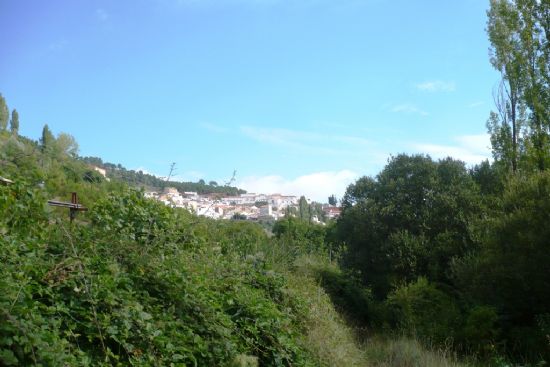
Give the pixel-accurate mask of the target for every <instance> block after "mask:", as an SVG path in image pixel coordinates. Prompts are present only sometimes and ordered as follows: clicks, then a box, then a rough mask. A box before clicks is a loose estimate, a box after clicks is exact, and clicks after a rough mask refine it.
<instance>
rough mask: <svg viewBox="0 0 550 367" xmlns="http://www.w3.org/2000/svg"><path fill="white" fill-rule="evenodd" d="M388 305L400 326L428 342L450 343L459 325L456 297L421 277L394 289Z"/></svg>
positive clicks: (459, 316) (459, 317)
mask: <svg viewBox="0 0 550 367" xmlns="http://www.w3.org/2000/svg"><path fill="white" fill-rule="evenodd" d="M387 305H388V307H389V308H390V310H392V312H393V314H394V318H395V322H396V323H397V325H398V327H399V328H401V329H402V330H403V331H405V332H407V333H410V334H415V335H417V336H419V337H420V338H422V339H424V340H427V341H433V342H436V343H446V342H451V341H453V339H454V338H455V336H456V331H457V329H458V328H459V326H460V319H461V315H460V310H459V308H458V306H457V305H456V303H455V300H454V299H452V298H451V297H450V296H449V295H447V294H446V293H444V292H442V291H441V290H439V289H437V288H436V287H435V285H434V284H432V283H430V282H428V280H427V279H426V278H423V277H420V278H418V279H417V280H416V281H415V282H413V283H409V284H407V285H404V286H401V287H399V288H397V289H396V290H395V291H394V292H393V293H391V294H390V295H389V296H388V300H387Z"/></svg>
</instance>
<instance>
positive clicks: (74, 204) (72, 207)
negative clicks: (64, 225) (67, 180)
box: [48, 192, 88, 223]
mask: <svg viewBox="0 0 550 367" xmlns="http://www.w3.org/2000/svg"><path fill="white" fill-rule="evenodd" d="M48 205H51V206H59V207H62V208H69V218H70V219H71V223H72V221H73V220H74V218H75V217H76V213H78V212H80V211H86V210H88V208H86V207H85V206H83V205H81V204H79V203H78V198H77V197H76V192H73V193H72V194H71V202H70V203H66V202H64V201H58V200H48Z"/></svg>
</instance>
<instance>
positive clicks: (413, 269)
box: [329, 155, 550, 362]
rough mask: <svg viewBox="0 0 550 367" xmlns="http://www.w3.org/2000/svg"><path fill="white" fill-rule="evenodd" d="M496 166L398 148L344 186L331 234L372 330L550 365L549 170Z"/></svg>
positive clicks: (471, 351)
mask: <svg viewBox="0 0 550 367" xmlns="http://www.w3.org/2000/svg"><path fill="white" fill-rule="evenodd" d="M498 166H499V165H498V164H497V163H495V164H493V165H490V164H489V163H487V162H485V163H483V164H481V165H479V166H476V167H474V168H473V169H471V170H467V169H466V168H465V167H464V164H463V163H462V162H459V161H455V160H452V159H450V158H449V159H445V160H440V161H433V160H432V159H431V158H429V157H426V156H421V155H418V156H406V155H399V156H397V157H394V158H392V159H391V160H390V162H389V163H388V165H387V166H386V167H385V168H384V170H382V172H381V173H380V174H379V175H377V176H376V177H375V178H370V177H363V178H361V179H359V180H358V181H357V182H356V183H355V184H353V185H351V186H350V187H349V188H348V190H347V192H346V195H345V197H344V199H343V212H342V215H341V217H340V218H339V219H338V221H337V223H336V225H335V227H334V229H333V230H332V232H331V233H329V234H330V235H331V238H330V239H331V240H332V241H333V242H334V243H335V244H336V245H339V246H341V247H342V248H343V249H344V250H343V252H342V259H341V264H342V266H343V267H344V268H345V269H348V272H349V273H350V274H353V276H354V277H355V278H356V279H358V280H359V281H360V283H361V284H362V285H363V287H364V288H365V289H366V290H367V291H368V294H370V295H371V297H370V298H368V299H366V300H365V302H364V303H363V304H360V305H359V306H357V308H362V309H363V310H364V311H365V312H366V313H364V314H363V315H364V319H365V320H366V321H367V322H368V324H369V325H370V326H371V327H373V328H381V329H382V328H387V327H389V328H390V329H392V330H396V331H397V330H399V331H404V332H406V333H410V334H413V335H415V336H418V337H421V338H422V339H424V340H425V341H427V342H431V343H436V344H437V343H439V344H445V343H452V344H453V345H454V346H455V348H456V349H457V350H459V351H462V352H464V353H467V354H476V355H478V356H480V357H482V358H496V357H497V356H501V355H502V356H506V357H509V358H511V359H513V360H528V361H531V362H539V361H540V360H548V358H549V357H550V345H549V342H548V335H550V328H549V327H550V324H549V320H550V319H549V316H550V293H549V292H548V289H550V288H549V287H550V273H549V272H548V264H549V263H550V251H548V250H549V249H550V226H549V225H548V223H550V222H549V221H550V172H547V171H545V172H537V173H533V174H530V175H528V176H515V177H510V176H501V173H500V172H499V170H498V168H497V167H498ZM352 312H355V313H357V312H359V311H358V310H352Z"/></svg>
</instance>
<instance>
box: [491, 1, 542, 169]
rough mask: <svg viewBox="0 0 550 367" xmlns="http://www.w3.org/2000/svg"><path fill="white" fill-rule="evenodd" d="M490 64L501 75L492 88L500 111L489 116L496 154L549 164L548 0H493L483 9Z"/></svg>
mask: <svg viewBox="0 0 550 367" xmlns="http://www.w3.org/2000/svg"><path fill="white" fill-rule="evenodd" d="M487 15H488V21H487V33H488V35H489V40H490V42H491V64H492V65H493V67H494V68H495V69H497V70H498V71H499V72H500V73H501V76H502V82H501V85H500V87H499V88H498V89H497V91H496V93H495V104H496V107H497V110H498V113H492V114H491V117H490V119H489V121H488V124H487V125H488V128H489V132H490V133H491V143H492V145H493V152H494V155H495V159H496V160H497V161H498V162H500V163H504V164H505V165H506V166H510V167H511V169H512V171H514V172H515V171H516V170H517V169H518V167H519V165H523V166H527V168H529V167H533V166H534V167H536V168H537V169H539V170H545V169H547V168H548V166H549V165H550V76H549V61H550V50H549V47H550V44H549V37H550V1H548V0H542V1H541V0H491V6H490V9H489V11H488V12H487Z"/></svg>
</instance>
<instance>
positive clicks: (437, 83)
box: [416, 80, 456, 92]
mask: <svg viewBox="0 0 550 367" xmlns="http://www.w3.org/2000/svg"><path fill="white" fill-rule="evenodd" d="M416 89H418V90H420V91H423V92H454V91H455V90H456V85H455V83H454V82H445V81H442V80H428V81H425V82H422V83H418V84H416Z"/></svg>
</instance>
